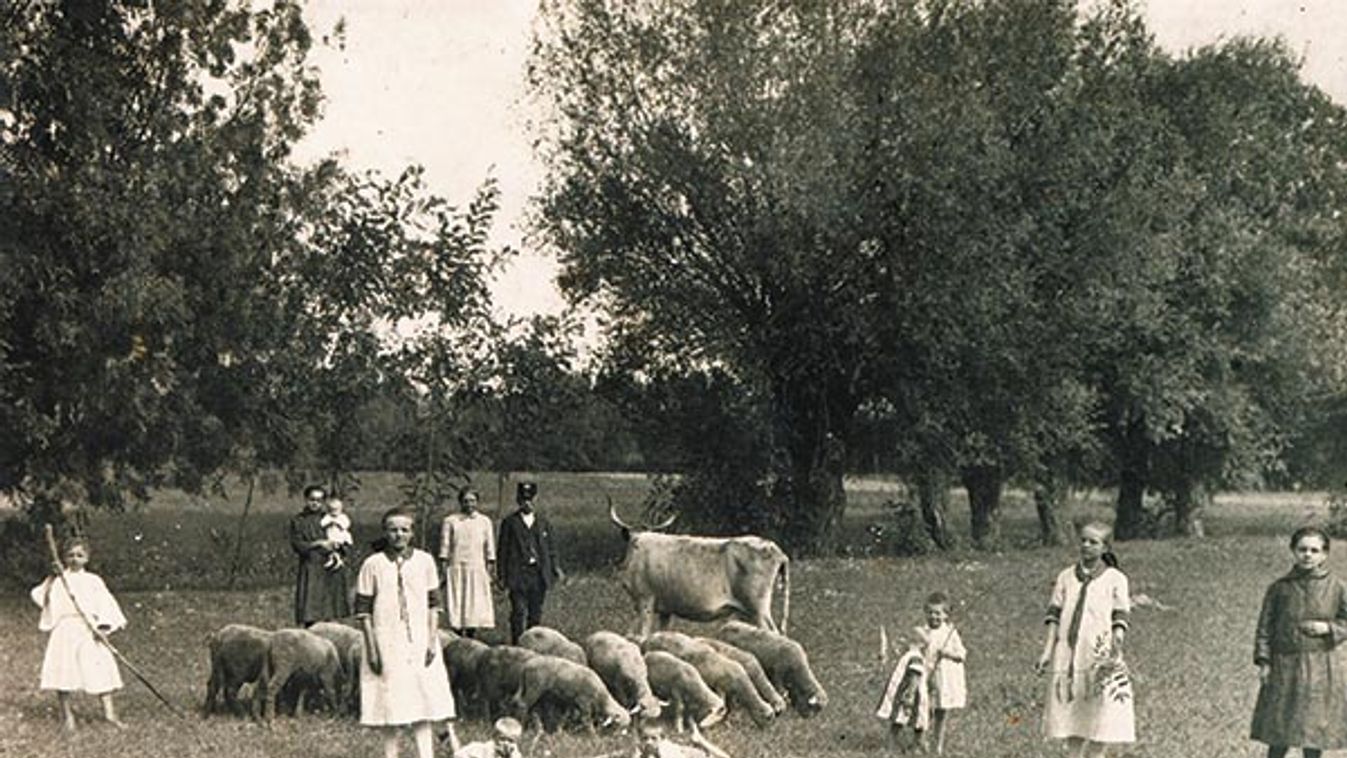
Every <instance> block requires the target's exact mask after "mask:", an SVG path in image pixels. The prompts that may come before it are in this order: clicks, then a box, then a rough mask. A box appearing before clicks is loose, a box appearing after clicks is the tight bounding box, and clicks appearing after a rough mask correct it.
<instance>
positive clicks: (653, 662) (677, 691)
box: [645, 650, 725, 732]
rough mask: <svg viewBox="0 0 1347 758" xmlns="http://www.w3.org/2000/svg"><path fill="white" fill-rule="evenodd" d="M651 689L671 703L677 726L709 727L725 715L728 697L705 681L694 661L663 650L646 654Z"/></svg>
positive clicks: (670, 706) (657, 695) (680, 727)
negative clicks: (724, 696) (691, 661)
mask: <svg viewBox="0 0 1347 758" xmlns="http://www.w3.org/2000/svg"><path fill="white" fill-rule="evenodd" d="M645 667H646V671H647V672H649V676H650V689H651V691H653V692H654V693H655V696H656V697H658V698H660V699H661V700H664V701H665V702H667V703H669V710H670V711H672V713H673V722H674V726H675V727H677V728H678V731H680V732H681V731H683V729H684V726H685V725H686V726H690V727H700V728H702V729H710V728H711V727H713V726H715V725H716V724H718V723H720V721H721V720H722V719H724V718H725V700H724V698H722V697H721V696H720V695H717V694H716V693H715V691H714V690H712V689H711V688H710V687H708V686H706V682H704V681H702V675H701V674H699V673H697V668H696V667H695V666H693V665H692V664H691V663H688V662H687V661H685V660H683V659H681V658H679V657H677V656H675V655H673V654H672V653H666V652H664V651H662V650H657V651H654V652H650V653H646V654H645Z"/></svg>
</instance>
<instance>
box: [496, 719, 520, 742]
mask: <svg viewBox="0 0 1347 758" xmlns="http://www.w3.org/2000/svg"><path fill="white" fill-rule="evenodd" d="M493 726H494V727H495V729H496V734H497V735H498V736H501V737H509V738H510V739H512V740H514V741H515V742H518V741H519V738H520V737H522V736H524V727H523V726H522V725H521V724H520V723H519V722H518V721H516V720H515V719H513V718H511V717H509V716H502V717H500V718H498V719H496V723H495V724H493Z"/></svg>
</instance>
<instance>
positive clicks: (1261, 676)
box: [1258, 663, 1272, 684]
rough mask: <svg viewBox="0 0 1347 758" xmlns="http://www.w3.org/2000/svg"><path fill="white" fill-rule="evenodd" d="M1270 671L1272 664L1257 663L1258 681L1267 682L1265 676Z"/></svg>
mask: <svg viewBox="0 0 1347 758" xmlns="http://www.w3.org/2000/svg"><path fill="white" fill-rule="evenodd" d="M1271 673H1272V666H1270V665H1268V664H1266V663H1260V664H1258V683H1259V684H1267V678H1268V676H1269V675H1270V674H1271Z"/></svg>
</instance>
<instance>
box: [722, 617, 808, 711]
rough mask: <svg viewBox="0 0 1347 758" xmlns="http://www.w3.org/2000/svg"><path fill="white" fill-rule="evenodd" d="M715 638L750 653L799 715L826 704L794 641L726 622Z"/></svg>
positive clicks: (802, 653) (747, 626)
mask: <svg viewBox="0 0 1347 758" xmlns="http://www.w3.org/2000/svg"><path fill="white" fill-rule="evenodd" d="M716 637H717V638H719V639H721V640H723V641H725V642H728V643H730V644H731V645H734V646H735V647H737V648H740V649H741V650H747V651H748V652H750V653H752V654H753V656H754V657H755V658H757V659H758V663H761V664H762V670H763V671H765V672H766V673H767V678H768V679H769V680H770V681H771V682H772V685H773V686H774V687H776V688H777V689H778V690H781V691H783V692H785V693H786V695H787V696H788V697H789V698H790V702H791V704H792V705H794V706H795V710H796V711H798V712H799V713H800V714H801V715H804V716H812V715H814V714H815V713H818V712H819V711H821V710H823V707H824V706H825V705H827V704H828V693H826V692H824V691H823V685H821V684H819V681H818V679H817V678H815V676H814V672H813V670H811V669H810V668H809V656H808V655H806V654H805V652H804V648H803V647H801V646H800V643H798V642H796V641H795V640H792V639H791V638H789V637H787V636H785V635H784V634H777V633H775V632H769V631H767V630H766V629H759V628H757V627H755V626H750V625H748V624H745V623H743V622H742V621H730V622H727V623H726V624H724V625H723V626H721V627H720V629H718V630H717V631H716Z"/></svg>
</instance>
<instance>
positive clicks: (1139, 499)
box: [1113, 421, 1149, 540]
mask: <svg viewBox="0 0 1347 758" xmlns="http://www.w3.org/2000/svg"><path fill="white" fill-rule="evenodd" d="M1148 453H1149V446H1148V445H1147V442H1146V436H1145V428H1144V427H1143V425H1142V423H1141V422H1140V421H1134V422H1132V423H1131V424H1129V425H1128V427H1127V430H1126V432H1125V433H1124V436H1123V444H1122V451H1121V455H1120V456H1119V462H1120V470H1119V472H1118V507H1117V510H1118V515H1117V519H1116V521H1115V522H1114V524H1113V534H1114V536H1115V537H1117V538H1118V539H1120V540H1130V539H1136V538H1138V537H1144V536H1146V534H1145V531H1146V510H1145V502H1144V499H1145V496H1146V479H1147V470H1148V466H1147V463H1148V460H1149V455H1148Z"/></svg>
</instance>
